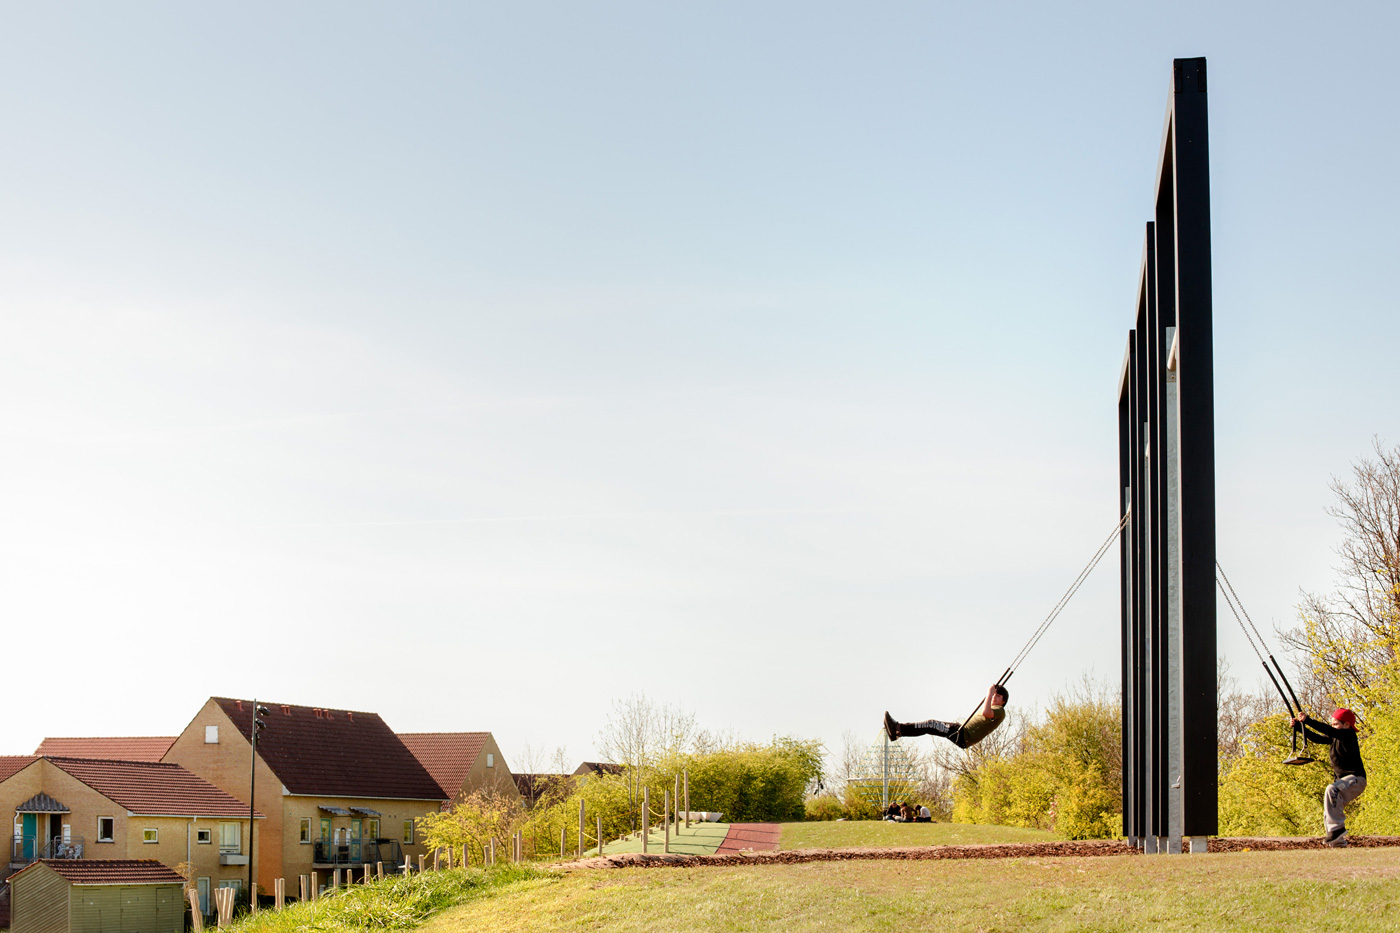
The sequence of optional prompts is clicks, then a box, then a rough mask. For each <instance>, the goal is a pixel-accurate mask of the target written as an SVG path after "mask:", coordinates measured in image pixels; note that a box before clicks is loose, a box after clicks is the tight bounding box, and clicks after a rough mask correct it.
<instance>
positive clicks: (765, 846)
mask: <svg viewBox="0 0 1400 933" xmlns="http://www.w3.org/2000/svg"><path fill="white" fill-rule="evenodd" d="M782 834H783V828H782V826H780V825H779V824H777V823H730V824H729V833H728V835H726V836H725V837H724V841H723V842H721V843H720V844H719V848H718V849H716V850H715V854H716V855H726V854H732V853H734V852H742V851H743V850H745V849H748V850H749V851H751V852H777V851H778V839H779V838H780V837H781V836H782Z"/></svg>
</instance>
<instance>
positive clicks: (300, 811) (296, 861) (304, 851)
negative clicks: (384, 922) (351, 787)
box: [282, 797, 439, 891]
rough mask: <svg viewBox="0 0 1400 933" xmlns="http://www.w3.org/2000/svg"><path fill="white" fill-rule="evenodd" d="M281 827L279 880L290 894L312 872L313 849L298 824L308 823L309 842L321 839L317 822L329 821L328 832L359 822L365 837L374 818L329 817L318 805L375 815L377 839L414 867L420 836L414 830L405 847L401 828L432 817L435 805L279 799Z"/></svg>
mask: <svg viewBox="0 0 1400 933" xmlns="http://www.w3.org/2000/svg"><path fill="white" fill-rule="evenodd" d="M282 801H283V802H282V825H283V826H285V827H287V832H286V833H285V834H284V836H283V845H282V870H283V872H284V874H283V876H282V877H285V878H287V890H289V891H290V890H293V889H294V887H295V879H296V877H297V876H298V875H303V874H306V873H307V872H309V871H311V870H312V864H313V863H312V858H313V854H314V852H315V849H316V847H315V845H312V844H306V843H302V842H301V841H300V840H301V821H302V819H309V820H311V838H312V840H313V841H314V840H318V839H320V838H321V820H323V819H329V820H330V821H331V831H332V833H333V834H334V832H335V831H336V830H348V829H350V828H351V822H350V821H351V820H352V819H359V820H360V821H361V826H360V831H361V833H362V834H366V835H367V834H368V832H369V828H368V824H369V821H370V820H371V819H375V817H368V816H360V815H359V814H355V815H354V816H332V815H331V814H329V813H323V812H322V811H321V810H320V809H319V808H320V807H321V805H322V804H325V805H327V806H333V807H340V808H341V809H343V810H348V809H350V808H351V807H363V808H365V809H368V810H376V811H378V812H379V814H380V816H379V817H378V820H379V835H380V837H381V838H385V839H392V840H394V841H395V842H397V843H398V844H399V848H400V849H401V850H402V851H403V854H404V855H407V856H409V857H410V858H411V859H412V860H413V863H414V864H415V865H416V864H418V856H419V855H420V854H426V853H427V849H425V848H424V847H423V844H422V842H421V841H419V839H420V836H419V834H418V833H417V831H416V829H415V832H414V837H413V838H414V842H413V844H412V845H405V844H404V842H403V824H404V821H406V820H418V819H421V818H422V817H423V816H425V815H427V814H429V813H436V812H437V810H438V806H439V802H438V801H436V800H386V799H376V798H365V797H284V798H282ZM385 870H386V871H387V870H388V866H387V865H386V866H385Z"/></svg>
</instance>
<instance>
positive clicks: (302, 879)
mask: <svg viewBox="0 0 1400 933" xmlns="http://www.w3.org/2000/svg"><path fill="white" fill-rule="evenodd" d="M682 793H684V799H685V809H684V811H682V810H681V807H680V803H681V799H682V797H681V795H682ZM662 794H663V797H662V804H661V813H660V814H659V815H660V816H661V822H662V825H663V826H665V830H666V833H665V837H664V840H663V842H662V851H663V852H670V851H671V825H672V823H674V824H675V827H676V832H677V833H678V834H679V832H680V829H681V824H682V820H684V824H685V828H686V829H689V828H690V772H689V771H685V772H683V773H682V774H681V775H677V776H676V786H675V789H674V790H673V791H672V790H667V791H663V792H662ZM673 804H674V805H673ZM682 812H684V814H685V816H684V817H682V816H681V813H682ZM651 815H652V814H651V788H649V787H644V788H642V828H641V837H642V851H643V852H645V851H647V843H648V836H649V835H650V833H651ZM596 820H597V824H596V825H597V829H596V831H595V833H594V836H593V839H594V841H595V842H596V843H597V845H598V854H599V855H602V854H603V818H602V816H598V817H596ZM587 827H588V814H587V810H586V808H585V805H584V802H583V801H582V800H580V801H579V802H578V855H579V857H580V858H582V857H583V853H584V843H585V841H586V840H585V832H586V830H587ZM568 832H569V829H568V827H567V826H565V827H564V828H562V829H560V831H559V857H560V858H566V857H568V854H569V853H568V851H567V846H568ZM624 838H625V837H624ZM619 841H621V840H619ZM510 848H511V853H510V860H511V861H512V862H523V861H524V860H525V834H524V833H523V832H516V833H515V834H513V835H512V836H511V846H510ZM470 852H471V850H470V847H469V846H468V844H466V843H464V844H463V845H462V861H461V865H463V866H466V865H469V864H471V859H470ZM444 853H445V854H446V861H447V866H446V867H447V868H448V869H452V868H455V867H457V866H456V865H454V864H453V862H454V857H455V855H456V851H455V850H454V849H450V848H448V849H435V850H434V851H433V856H432V859H433V860H432V864H431V866H429V864H428V856H426V855H420V856H418V871H420V872H422V871H428V870H430V869H431V870H432V871H438V870H440V869H441V868H442V867H443V864H442V863H443V856H444ZM481 855H482V861H483V862H484V863H485V864H487V865H495V864H496V840H495V839H494V838H492V839H490V840H488V841H487V844H486V845H485V846H483V847H482V851H481ZM402 867H403V873H404V874H405V875H407V874H409V873H410V872H412V871H413V864H412V862H411V861H410V860H409V859H408V858H404V860H403V866H402ZM343 871H344V876H343V877H344V882H345V886H346V887H347V888H348V887H351V886H353V885H354V884H355V869H353V868H346V869H344V870H343ZM341 873H342V869H339V868H337V869H335V870H334V871H333V872H332V873H331V876H330V882H331V890H332V891H337V890H339V889H340V885H341V878H342V874H341ZM372 877H377V878H378V879H379V880H381V881H382V880H384V863H383V862H376V863H375V866H374V871H373V874H371V871H370V866H369V865H368V864H366V865H364V874H363V877H362V878H361V881H360V883H361V884H369V882H370V879H371V878H372ZM297 881H298V884H299V885H300V892H299V893H300V895H301V900H303V901H314V900H317V899H318V898H319V897H320V896H321V892H320V886H321V876H320V873H319V872H314V871H313V872H311V873H310V874H307V875H300V876H298V878H297ZM272 890H273V898H274V904H275V907H274V908H273V909H274V910H281V909H282V908H283V907H285V906H286V903H287V879H286V878H278V879H277V880H276V881H274V882H273V884H272ZM213 893H214V908H215V917H216V920H217V924H218V925H219V926H221V927H222V926H224V925H226V924H228V923H230V922H232V920H233V903H234V898H235V891H234V889H233V888H216V889H215V890H214V892H213ZM189 898H190V912H191V913H192V914H193V915H194V930H195V933H203V930H204V915H203V912H202V911H201V910H200V909H199V892H197V891H195V890H193V889H191V890H190V892H189ZM248 909H249V910H250V911H251V912H253V913H257V911H258V899H257V897H256V896H253V897H251V898H250V899H249V905H248Z"/></svg>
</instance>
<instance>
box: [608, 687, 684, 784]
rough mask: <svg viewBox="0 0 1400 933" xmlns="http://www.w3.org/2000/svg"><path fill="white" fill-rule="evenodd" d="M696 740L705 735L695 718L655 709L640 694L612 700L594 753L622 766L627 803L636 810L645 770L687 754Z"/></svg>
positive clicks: (679, 711) (681, 712)
mask: <svg viewBox="0 0 1400 933" xmlns="http://www.w3.org/2000/svg"><path fill="white" fill-rule="evenodd" d="M697 739H701V740H702V741H703V742H704V743H705V744H709V743H708V735H706V734H705V733H702V732H701V730H700V729H699V728H698V727H697V725H696V723H695V714H694V713H692V712H689V711H687V710H682V709H680V708H679V707H675V706H671V705H670V704H665V705H660V706H658V705H657V704H656V703H654V702H653V701H652V700H651V699H650V698H649V697H647V695H646V694H644V693H637V694H633V695H632V696H630V697H626V698H624V699H620V700H614V701H613V705H612V712H611V713H609V714H608V718H607V721H606V722H605V723H604V725H603V729H602V731H601V732H599V733H598V753H599V754H600V755H602V756H603V757H604V758H605V759H606V760H608V761H611V762H613V763H615V764H619V765H622V766H623V769H624V773H625V774H626V775H627V778H628V781H627V791H628V801H629V804H630V805H631V807H632V809H634V810H635V809H636V808H637V802H638V801H639V800H640V799H641V789H642V787H643V786H644V784H645V782H646V780H647V772H648V770H649V769H650V768H651V767H652V766H653V765H654V764H655V763H656V762H657V761H659V760H660V759H661V758H662V757H664V756H666V755H678V754H683V753H684V752H687V751H690V750H691V749H692V748H693V747H694V746H695V744H696V741H697Z"/></svg>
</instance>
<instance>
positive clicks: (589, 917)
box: [421, 849, 1400, 933]
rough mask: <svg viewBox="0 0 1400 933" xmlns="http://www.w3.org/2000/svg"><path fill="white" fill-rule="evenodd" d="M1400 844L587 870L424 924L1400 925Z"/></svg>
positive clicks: (729, 929)
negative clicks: (1205, 852) (1077, 856)
mask: <svg viewBox="0 0 1400 933" xmlns="http://www.w3.org/2000/svg"><path fill="white" fill-rule="evenodd" d="M1397 880H1400V850H1395V849H1347V850H1341V851H1317V850H1309V851H1298V852H1247V853H1239V854H1224V855H1206V856H1177V857H1166V856H1157V857H1147V856H1121V857H1099V858H1083V859H1049V858H1047V859H1015V860H1012V859H1008V860H1005V861H1000V860H999V861H994V862H993V861H984V860H981V859H976V860H967V861H942V862H878V861H877V862H821V863H814V864H807V865H767V866H754V867H740V868H721V869H717V868H698V869H654V868H653V869H626V870H612V871H574V872H563V873H558V874H554V875H551V876H548V877H541V878H537V879H533V880H527V881H523V882H520V883H518V884H515V885H511V886H509V887H506V888H503V889H501V891H500V892H499V893H498V894H496V895H495V896H492V897H489V898H481V899H478V900H476V901H474V902H472V903H470V904H467V905H464V906H462V907H459V908H453V909H451V910H448V911H446V912H444V913H442V914H440V915H439V916H437V917H435V918H434V919H433V920H431V921H429V922H428V923H427V924H426V925H425V926H423V927H422V928H421V933H472V931H477V930H491V931H493V933H513V931H521V933H523V931H531V933H562V931H573V930H607V931H609V933H650V931H655V930H693V931H700V933H740V931H761V930H773V931H783V933H808V931H855V933H860V931H877V930H878V931H900V930H939V931H950V933H953V931H962V930H967V931H989V933H990V931H1008V933H1009V931H1044V933H1068V931H1085V933H1092V931H1103V933H1110V931H1113V933H1117V931H1122V933H1128V931H1140V930H1152V931H1169V933H1170V931H1186V930H1192V931H1202V930H1208V931H1212V933H1214V931H1224V933H1229V931H1241V933H1244V931H1248V933H1260V931H1265V933H1267V931H1278V933H1296V931H1298V930H1326V929H1339V928H1342V927H1350V928H1352V929H1365V930H1368V931H1400V893H1397V891H1400V888H1398V887H1397V884H1396V882H1397Z"/></svg>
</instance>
